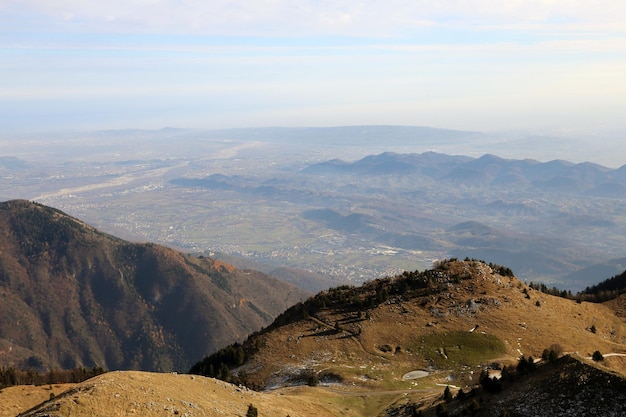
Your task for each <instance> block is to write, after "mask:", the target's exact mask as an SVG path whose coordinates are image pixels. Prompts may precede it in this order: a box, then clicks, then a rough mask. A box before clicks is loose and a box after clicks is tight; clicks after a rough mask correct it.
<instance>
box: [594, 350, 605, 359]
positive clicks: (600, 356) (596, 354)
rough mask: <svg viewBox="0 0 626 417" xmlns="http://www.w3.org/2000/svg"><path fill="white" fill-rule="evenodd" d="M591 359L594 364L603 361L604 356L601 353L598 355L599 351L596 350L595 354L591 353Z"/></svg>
mask: <svg viewBox="0 0 626 417" xmlns="http://www.w3.org/2000/svg"><path fill="white" fill-rule="evenodd" d="M591 359H593V360H594V361H596V362H600V361H603V360H604V356H602V353H600V351H599V350H596V351H595V352H593V355H592V356H591Z"/></svg>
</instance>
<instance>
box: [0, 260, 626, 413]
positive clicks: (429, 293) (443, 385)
mask: <svg viewBox="0 0 626 417" xmlns="http://www.w3.org/2000/svg"><path fill="white" fill-rule="evenodd" d="M625 342H626V324H625V323H624V321H623V318H620V317H618V316H616V315H615V314H614V312H613V310H612V309H611V308H609V307H608V306H606V305H601V304H593V303H588V302H576V301H574V300H567V299H563V298H559V297H554V296H550V295H548V294H545V293H542V292H539V291H536V290H533V289H532V288H530V287H528V286H526V285H525V284H523V283H522V282H521V281H519V280H518V279H517V278H515V277H514V276H513V274H512V273H511V271H510V270H509V269H508V268H506V267H502V266H498V265H493V264H492V265H487V264H485V263H483V262H480V261H474V260H467V261H458V260H447V261H442V262H440V263H438V264H437V265H436V267H435V268H433V269H432V270H428V271H423V272H417V271H416V272H406V273H404V274H402V275H399V276H397V277H394V278H386V279H379V280H375V281H370V282H367V283H365V284H364V285H363V286H361V287H350V286H343V287H338V288H333V289H330V290H327V291H323V292H321V293H319V294H317V295H316V296H315V297H311V298H309V299H308V300H307V301H305V302H303V303H299V304H297V305H295V306H293V307H292V308H290V309H288V310H287V311H286V312H285V313H284V314H282V315H280V316H279V317H278V318H277V319H276V320H275V321H274V323H273V324H272V325H271V326H269V327H268V328H266V329H264V330H262V331H260V332H258V333H255V334H253V335H251V336H250V337H249V338H248V339H247V340H246V341H245V342H244V343H243V344H235V345H232V346H230V347H227V348H224V349H221V350H220V351H219V352H217V353H216V354H214V355H212V356H211V357H208V358H205V359H204V360H203V361H201V362H199V363H198V364H196V365H195V366H194V369H193V370H194V371H198V370H206V369H208V368H210V367H211V366H214V363H212V360H214V359H215V358H222V359H224V358H227V357H228V356H229V355H232V357H235V356H238V355H239V354H241V355H242V356H240V357H239V360H240V362H241V365H239V366H234V367H232V375H231V377H230V378H231V380H233V381H238V382H245V383H247V384H248V385H249V386H256V387H258V388H261V389H264V391H262V392H257V391H252V390H250V389H249V388H246V387H245V386H243V385H231V384H228V383H226V382H223V381H219V380H215V379H212V378H207V377H202V376H197V375H176V374H153V373H145V372H110V373H108V374H104V375H100V376H97V377H95V378H92V379H91V380H88V381H85V382H83V383H81V384H78V385H76V386H71V387H69V388H70V389H69V390H68V391H66V392H65V393H62V394H57V395H56V396H55V397H54V398H51V399H50V400H48V401H46V402H45V403H43V404H41V405H39V406H37V407H35V408H33V409H31V410H30V411H28V412H23V414H20V416H29V417H42V416H46V415H47V416H57V415H59V416H60V415H75V416H87V415H89V416H105V415H112V414H119V415H123V414H126V415H128V414H140V415H144V416H153V415H154V416H156V415H164V414H166V415H187V416H194V415H205V416H221V415H238V416H244V415H246V413H247V410H248V407H249V406H252V407H254V408H255V409H257V411H258V415H260V416H317V415H324V416H355V417H356V416H370V417H371V416H379V417H392V416H394V417H410V416H414V415H422V416H435V415H436V416H440V415H472V416H500V415H508V416H516V417H517V416H520V417H521V416H529V415H552V416H569V415H589V414H594V415H598V416H614V415H622V414H623V413H624V411H625V409H624V400H625V399H626V398H625V397H624V392H625V389H626V380H625V379H624V377H623V370H624V369H625V368H624V366H623V365H624V356H625V355H626V353H625V352H626V345H625V344H624V343H625ZM546 348H549V349H548V351H549V354H545V351H546ZM596 350H599V351H602V352H604V353H606V354H605V356H604V360H602V361H601V362H598V363H596V362H594V361H592V360H591V358H590V357H587V356H591V352H595V351H596ZM561 352H565V354H564V355H563V356H560V354H561ZM569 352H572V353H569ZM573 352H578V354H576V353H573ZM609 352H611V353H612V354H609ZM613 352H615V353H613ZM553 353H554V356H553ZM520 357H523V360H520ZM526 357H528V359H526ZM541 357H544V358H545V359H544V360H540V359H538V358H541ZM532 358H535V359H534V360H533V359H532ZM524 364H525V366H522V365H524ZM612 369H613V370H621V371H622V374H621V375H620V374H619V373H617V372H614V371H612ZM491 375H493V376H494V377H495V378H500V379H495V380H492V381H494V382H493V384H494V385H493V386H492V388H489V385H488V384H487V383H486V382H485V381H486V380H491V379H490V378H491ZM496 381H499V382H496ZM481 385H482V386H483V388H480V386H481ZM493 387H498V389H497V390H496V389H493ZM33 389H35V388H33ZM445 391H449V392H450V396H449V398H448V399H447V400H446V399H445ZM9 395H13V391H8V390H7V391H6V392H3V393H0V401H2V400H5V399H6V398H10V397H8V396H9ZM453 397H454V398H453ZM23 409H24V407H22V410H23ZM444 412H445V413H447V414H444Z"/></svg>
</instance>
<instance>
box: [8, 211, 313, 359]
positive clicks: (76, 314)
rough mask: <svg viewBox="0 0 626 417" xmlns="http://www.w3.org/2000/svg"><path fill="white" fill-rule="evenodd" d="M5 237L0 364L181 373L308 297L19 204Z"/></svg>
mask: <svg viewBox="0 0 626 417" xmlns="http://www.w3.org/2000/svg"><path fill="white" fill-rule="evenodd" d="M0 236H2V239H1V240H0V366H13V367H20V368H35V369H43V370H45V369H55V368H63V369H68V368H74V367H81V366H84V367H89V368H91V367H94V366H99V367H104V368H107V369H142V370H160V371H171V370H184V369H187V368H188V367H189V365H190V364H191V361H193V360H197V358H198V357H201V356H202V355H205V354H206V353H207V352H212V351H215V350H216V349H218V348H219V347H221V346H224V345H226V344H228V343H232V342H235V341H237V340H242V339H243V338H244V337H245V336H246V335H248V334H249V333H250V332H253V331H255V330H258V329H260V328H262V327H263V326H266V325H268V324H269V323H271V321H272V320H273V318H274V317H275V316H276V315H278V314H279V313H280V312H281V311H284V309H285V308H287V307H288V306H290V305H292V304H294V303H295V302H297V301H299V300H301V299H302V298H303V297H305V295H306V294H307V293H306V292H304V291H303V290H300V289H298V288H297V287H294V286H292V285H289V284H286V283H284V282H281V281H278V280H276V279H274V278H272V277H270V276H267V275H265V274H263V273H260V272H255V271H242V270H238V269H236V268H234V267H232V266H230V265H229V264H226V263H223V262H221V261H215V260H213V259H210V258H204V257H203V258H199V257H192V256H187V255H184V254H182V253H180V252H177V251H174V250H172V249H169V248H166V247H163V246H159V245H154V244H138V243H130V242H127V241H124V240H121V239H117V238H115V237H113V236H110V235H107V234H104V233H101V232H99V231H98V230H96V229H94V228H92V227H90V226H88V225H86V224H84V223H82V222H81V221H79V220H77V219H75V218H72V217H70V216H68V215H66V214H64V213H63V212H60V211H58V210H55V209H53V208H49V207H46V206H42V205H39V204H35V203H30V202H27V201H22V200H15V201H8V202H5V203H0Z"/></svg>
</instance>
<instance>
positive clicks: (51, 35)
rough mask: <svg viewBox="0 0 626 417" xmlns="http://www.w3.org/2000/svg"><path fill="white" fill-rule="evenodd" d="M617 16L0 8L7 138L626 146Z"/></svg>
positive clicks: (277, 3)
mask: <svg viewBox="0 0 626 417" xmlns="http://www.w3.org/2000/svg"><path fill="white" fill-rule="evenodd" d="M625 109H626V2H624V1H621V0H591V1H576V0H567V1H566V0H526V1H523V0H507V1H496V0H454V1H453V0H439V1H438V0H407V1H405V0H385V1H381V0H378V1H368V0H333V1H329V0H107V1H104V0H100V1H90V0H0V135H6V134H11V133H14V132H45V131H54V130H81V129H119V128H143V129H158V128H162V127H165V126H174V127H181V128H184V127H189V128H208V129H213V128H231V127H260V126H339V125H379V124H397V125H419V126H432V127H440V128H452V129H462V130H480V131H488V132H489V131H512V130H524V131H532V132H564V133H568V132H574V133H576V132H579V133H580V132H583V133H585V134H602V133H603V132H615V131H624V132H626V117H624V113H625Z"/></svg>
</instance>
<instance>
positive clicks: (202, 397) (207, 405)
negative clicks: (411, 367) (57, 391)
mask: <svg viewBox="0 0 626 417" xmlns="http://www.w3.org/2000/svg"><path fill="white" fill-rule="evenodd" d="M321 390H322V389H321V388H318V389H312V388H309V389H299V390H294V391H284V392H280V393H279V392H275V393H258V392H254V391H250V390H246V389H243V388H239V387H236V386H234V385H230V384H226V383H224V382H222V381H218V380H215V379H211V378H204V377H199V376H192V375H176V374H158V373H148V372H138V371H128V372H110V373H107V374H104V375H100V376H98V377H95V378H92V379H91V380H89V381H85V382H83V383H81V384H78V385H76V386H75V387H73V388H71V389H70V390H68V391H66V392H65V393H63V394H61V395H57V396H56V397H55V398H54V399H52V400H50V401H47V402H46V403H44V404H42V405H41V406H40V407H38V408H37V409H36V410H33V411H31V412H30V413H27V414H25V415H27V416H36V415H42V414H48V415H50V416H69V415H71V416H74V417H81V416H90V417H100V416H102V417H105V416H106V417H110V416H133V415H135V416H142V417H157V416H159V417H162V416H188V417H192V416H203V417H218V416H220V417H221V416H224V415H227V416H245V415H246V411H247V409H248V405H249V404H253V405H254V406H255V407H256V408H257V409H258V412H259V416H276V417H281V416H283V417H284V416H287V415H289V416H292V417H295V416H313V415H317V416H339V415H341V416H347V417H350V416H360V415H362V414H361V413H360V412H359V411H358V410H357V411H353V410H351V409H346V407H341V406H339V407H338V403H339V400H338V398H339V397H340V395H338V394H333V393H329V392H325V393H324V394H323V395H322V396H320V395H318V392H320V391H321ZM3 399H4V397H3ZM15 399H18V398H17V397H16V398H15ZM23 409H24V408H22V411H23ZM7 415H11V414H7ZM13 415H15V414H13Z"/></svg>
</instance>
